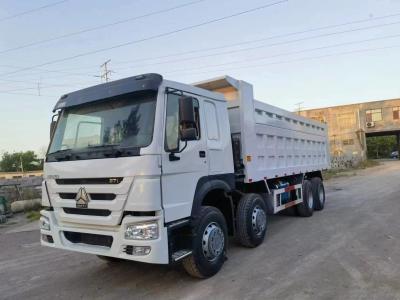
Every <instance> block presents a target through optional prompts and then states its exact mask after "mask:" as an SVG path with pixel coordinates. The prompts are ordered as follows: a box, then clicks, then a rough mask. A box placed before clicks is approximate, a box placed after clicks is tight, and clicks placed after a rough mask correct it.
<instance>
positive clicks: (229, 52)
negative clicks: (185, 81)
mask: <svg viewBox="0 0 400 300" xmlns="http://www.w3.org/2000/svg"><path fill="white" fill-rule="evenodd" d="M398 24H400V21H397V22H392V23H385V24H377V25H372V26H366V27H361V28H355V29H349V30H343V31H337V32H330V33H324V34H319V35H314V36H310V37H304V38H300V39H295V40H289V41H283V42H277V43H272V44H267V45H260V46H255V47H248V48H243V49H236V50H229V51H223V52H217V53H211V54H206V55H199V56H194V57H188V58H181V59H175V60H168V61H162V62H156V63H151V64H143V65H134V66H129V67H125V68H122V70H123V69H130V68H138V67H146V66H154V65H162V64H168V63H174V62H182V61H189V60H195V59H200V58H206V57H212V56H219V55H225V54H233V53H239V52H244V51H249V50H255V49H261V48H267V47H273V46H279V45H285V44H290V43H296V42H300V41H307V40H312V39H316V38H321V37H327V36H333V35H338V34H344V33H350V32H357V31H363V30H369V29H374V28H379V27H384V26H391V25H398ZM120 70H121V68H120Z"/></svg>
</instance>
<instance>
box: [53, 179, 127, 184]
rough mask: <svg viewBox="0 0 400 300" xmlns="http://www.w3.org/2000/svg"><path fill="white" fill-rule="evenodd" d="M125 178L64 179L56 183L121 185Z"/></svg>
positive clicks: (57, 180)
mask: <svg viewBox="0 0 400 300" xmlns="http://www.w3.org/2000/svg"><path fill="white" fill-rule="evenodd" d="M122 180H123V177H110V178H63V179H56V183H57V184H60V185H64V184H76V185H79V184H119V183H121V181H122Z"/></svg>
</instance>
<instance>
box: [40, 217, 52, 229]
mask: <svg viewBox="0 0 400 300" xmlns="http://www.w3.org/2000/svg"><path fill="white" fill-rule="evenodd" d="M40 229H43V230H47V231H50V221H49V219H48V218H46V217H44V216H42V217H40Z"/></svg>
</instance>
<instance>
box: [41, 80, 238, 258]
mask: <svg viewBox="0 0 400 300" xmlns="http://www.w3.org/2000/svg"><path fill="white" fill-rule="evenodd" d="M54 111H55V112H57V115H56V121H55V122H54V123H53V126H52V128H53V130H52V132H51V143H50V146H49V149H48V153H47V156H46V162H45V166H44V173H45V180H44V182H43V206H45V207H46V209H45V210H43V211H42V222H44V223H48V227H46V228H48V230H44V229H42V243H43V244H44V245H46V246H51V247H57V248H64V249H68V250H76V251H79V252H86V253H94V254H97V255H101V256H111V257H118V258H124V259H131V260H136V261H142V262H149V263H160V264H166V263H169V262H170V261H171V254H173V253H169V252H170V251H169V250H171V245H170V244H169V240H168V228H169V227H170V226H171V225H174V223H177V222H179V221H182V220H185V219H187V218H188V217H190V216H191V214H192V210H193V199H194V195H195V192H196V189H197V191H199V190H201V191H202V192H203V193H204V192H206V190H207V188H204V187H202V185H207V186H208V185H210V180H209V179H210V177H211V178H213V177H215V178H219V181H218V182H220V184H221V182H222V184H225V185H227V186H229V185H232V184H233V180H234V178H233V165H232V146H231V140H230V135H229V121H228V114H227V108H226V100H225V99H224V97H223V96H222V95H219V94H216V93H212V92H209V91H206V90H203V89H200V88H197V87H193V86H188V85H184V84H179V83H176V82H172V81H167V80H164V79H163V78H162V77H161V76H160V75H157V74H146V75H140V76H136V77H131V78H127V79H123V80H118V81H114V82H111V83H106V84H102V85H99V86H94V87H90V88H87V89H84V90H81V91H77V92H73V93H70V94H67V95H64V96H62V97H61V99H60V100H59V101H58V102H57V104H56V106H55V107H54ZM182 118H186V120H183V119H182ZM210 162H211V163H210ZM130 225H132V226H131V227H129V226H130Z"/></svg>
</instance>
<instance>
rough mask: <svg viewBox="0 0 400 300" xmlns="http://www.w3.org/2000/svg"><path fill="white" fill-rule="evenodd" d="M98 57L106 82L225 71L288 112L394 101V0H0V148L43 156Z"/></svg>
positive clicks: (398, 28) (397, 38)
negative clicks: (63, 108) (59, 104)
mask: <svg viewBox="0 0 400 300" xmlns="http://www.w3.org/2000/svg"><path fill="white" fill-rule="evenodd" d="M111 24H113V25H111ZM109 59H110V60H111V61H110V63H109V68H110V70H112V71H113V73H111V80H115V79H119V78H124V77H128V76H133V75H138V74H143V73H149V72H154V73H160V74H162V75H163V76H164V77H165V78H167V79H170V80H175V81H180V82H184V83H192V82H197V81H201V80H205V79H208V78H213V77H217V76H221V75H230V76H232V77H234V78H237V79H241V80H245V81H247V82H249V83H252V84H253V85H254V92H255V97H256V98H257V99H258V100H261V101H265V102H267V103H269V104H272V105H276V106H279V107H281V108H284V109H287V110H290V111H294V110H296V109H297V108H298V103H301V104H300V107H301V109H308V108H316V107H324V106H333V105H341V104H349V103H356V102H365V101H372V100H380V99H392V98H399V97H400V84H399V70H400V0H324V1H321V0H287V1H285V0H269V1H261V0H248V1H240V0H220V1H212V0H163V1H161V0H158V1H157V0H154V1H146V0H131V1H128V0H113V1H106V0H96V1H95V0H87V1H78V0H64V1H61V0H36V1H28V0H21V1H13V0H0V152H2V151H3V152H4V151H25V150H34V151H37V152H39V153H43V152H44V151H45V149H46V147H47V144H48V142H49V124H50V121H51V117H52V109H53V107H54V104H55V103H56V101H57V100H58V98H59V97H60V96H61V95H63V94H65V93H68V92H71V91H74V90H78V89H81V88H84V87H87V86H91V85H94V84H98V83H100V82H101V79H100V78H99V77H98V76H99V75H100V74H101V68H100V65H101V64H102V63H103V62H105V61H107V60H109Z"/></svg>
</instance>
